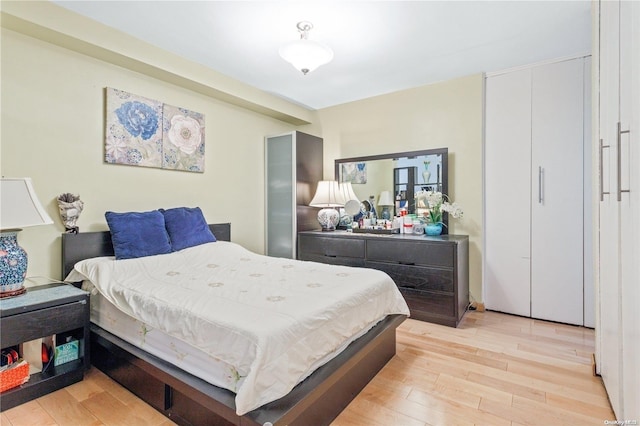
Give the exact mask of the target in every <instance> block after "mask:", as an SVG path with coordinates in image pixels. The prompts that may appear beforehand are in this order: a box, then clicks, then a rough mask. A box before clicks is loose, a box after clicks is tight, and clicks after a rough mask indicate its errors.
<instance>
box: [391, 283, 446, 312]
mask: <svg viewBox="0 0 640 426" xmlns="http://www.w3.org/2000/svg"><path fill="white" fill-rule="evenodd" d="M399 289H400V293H402V296H404V300H406V301H407V305H409V309H410V310H411V315H412V316H414V311H415V312H416V315H417V314H420V313H425V314H430V315H443V316H447V317H455V309H456V308H455V300H454V296H453V295H448V294H441V293H431V292H428V291H420V290H411V289H407V288H402V287H400V288H399Z"/></svg>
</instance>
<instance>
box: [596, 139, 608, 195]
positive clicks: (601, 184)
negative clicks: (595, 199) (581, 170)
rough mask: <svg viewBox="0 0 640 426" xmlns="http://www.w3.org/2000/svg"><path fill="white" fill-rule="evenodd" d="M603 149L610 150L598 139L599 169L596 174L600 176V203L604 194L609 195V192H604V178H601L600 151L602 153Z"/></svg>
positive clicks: (602, 171) (602, 170)
mask: <svg viewBox="0 0 640 426" xmlns="http://www.w3.org/2000/svg"><path fill="white" fill-rule="evenodd" d="M605 148H607V149H608V148H610V146H609V145H603V144H602V139H600V158H599V162H600V169H599V173H598V174H599V175H600V201H604V196H605V194H606V195H609V194H610V192H609V191H606V192H605V190H604V176H603V173H604V169H603V164H602V151H603V150H604V149H605Z"/></svg>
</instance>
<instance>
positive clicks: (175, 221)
mask: <svg viewBox="0 0 640 426" xmlns="http://www.w3.org/2000/svg"><path fill="white" fill-rule="evenodd" d="M160 211H161V212H162V214H163V215H164V224H165V226H166V227H167V232H168V233H169V240H170V241H171V247H172V248H173V251H178V250H182V249H185V248H187V247H193V246H199V245H200V244H205V243H213V242H215V241H216V237H215V235H213V232H211V229H209V225H207V221H206V220H205V218H204V216H203V214H202V210H200V207H193V208H189V207H177V208H175V209H168V210H163V209H160Z"/></svg>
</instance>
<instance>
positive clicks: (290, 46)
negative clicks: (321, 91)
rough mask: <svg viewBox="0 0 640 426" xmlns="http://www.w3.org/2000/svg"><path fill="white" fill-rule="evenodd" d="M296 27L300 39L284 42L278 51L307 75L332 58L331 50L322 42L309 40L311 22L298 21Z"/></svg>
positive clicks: (283, 57) (311, 27)
mask: <svg viewBox="0 0 640 426" xmlns="http://www.w3.org/2000/svg"><path fill="white" fill-rule="evenodd" d="M297 28H298V31H299V32H300V39H299V40H296V41H292V42H289V43H287V44H285V45H284V46H282V47H281V48H280V50H279V53H280V56H281V57H282V59H284V60H285V61H287V62H289V63H290V64H291V65H293V66H294V68H295V69H297V70H300V71H301V72H302V74H304V75H307V73H309V72H311V71H313V70H315V69H316V68H318V67H319V66H320V65H324V64H326V63H327V62H330V61H331V60H332V59H333V50H331V49H330V48H329V47H327V46H325V45H324V44H322V43H318V42H316V41H312V40H309V31H310V30H312V29H313V24H312V23H311V22H306V21H302V22H298V25H297Z"/></svg>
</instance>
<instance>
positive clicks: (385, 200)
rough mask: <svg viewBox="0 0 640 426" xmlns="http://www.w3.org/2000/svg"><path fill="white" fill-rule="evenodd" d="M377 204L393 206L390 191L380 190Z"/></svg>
mask: <svg viewBox="0 0 640 426" xmlns="http://www.w3.org/2000/svg"><path fill="white" fill-rule="evenodd" d="M378 205H379V206H393V197H392V196H391V191H382V192H381V193H380V197H379V198H378Z"/></svg>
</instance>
